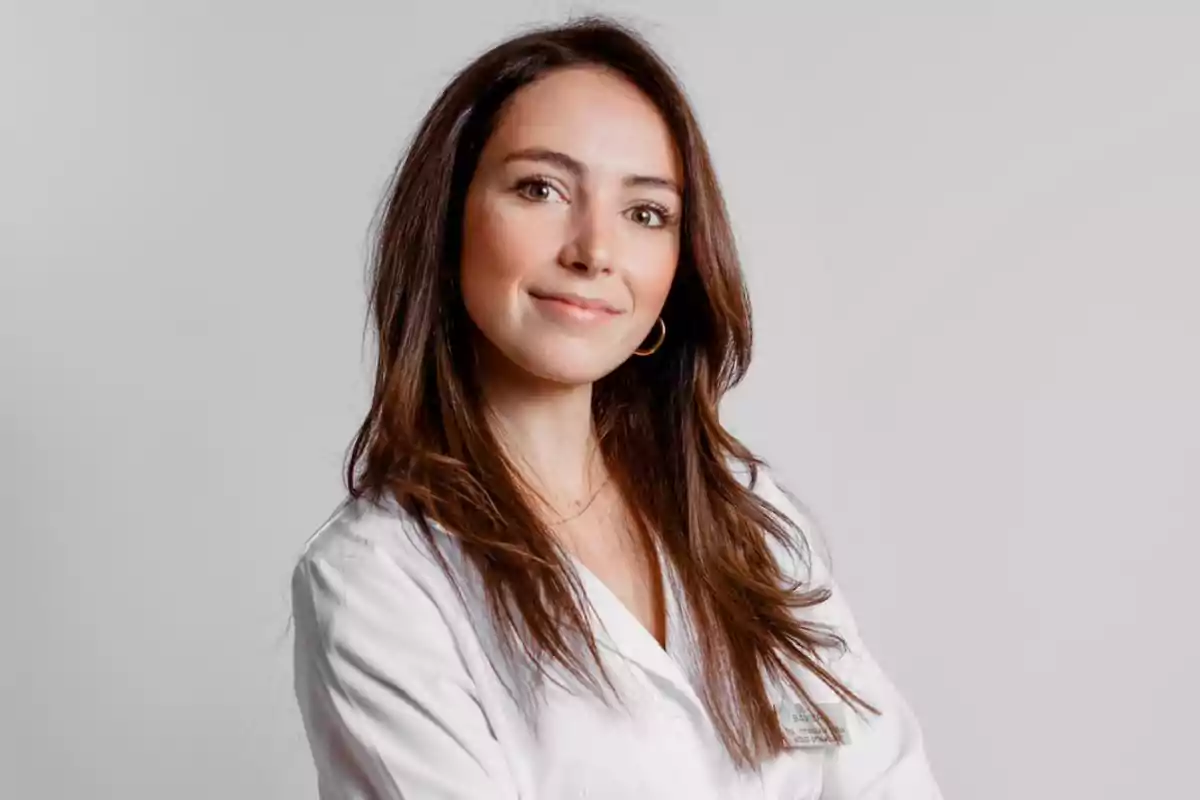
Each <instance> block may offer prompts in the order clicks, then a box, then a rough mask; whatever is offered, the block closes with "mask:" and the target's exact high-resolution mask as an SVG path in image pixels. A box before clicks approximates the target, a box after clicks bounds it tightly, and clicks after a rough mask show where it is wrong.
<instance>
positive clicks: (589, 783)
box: [292, 471, 941, 800]
mask: <svg viewBox="0 0 1200 800" xmlns="http://www.w3.org/2000/svg"><path fill="white" fill-rule="evenodd" d="M755 491H757V492H759V493H760V494H761V495H762V496H763V497H764V498H765V499H767V500H769V501H770V502H772V503H773V504H775V505H776V506H777V507H778V508H780V509H781V510H782V511H784V512H785V513H787V514H789V515H792V517H793V519H795V520H796V522H798V523H799V524H800V526H801V529H802V530H804V531H805V532H809V531H811V529H812V521H811V519H809V518H807V517H806V516H802V515H801V513H800V511H799V510H798V509H797V508H796V507H795V506H794V505H793V504H792V503H791V502H790V501H789V500H788V498H787V496H786V495H784V494H783V493H782V492H781V491H780V490H779V488H778V486H777V485H776V484H775V483H774V482H773V481H772V480H771V478H770V476H769V474H767V473H766V472H765V471H762V472H760V478H759V481H758V484H757V485H756V487H755ZM441 535H443V536H445V534H444V533H442V534H441ZM446 542H447V543H448V544H450V545H451V546H450V547H447V548H445V549H446V550H447V552H448V554H449V555H450V558H451V562H450V563H451V565H452V567H453V569H454V570H455V571H456V574H458V575H459V576H460V578H461V584H462V587H463V589H464V592H463V593H462V594H461V595H460V594H458V593H457V592H456V590H455V588H454V584H453V583H451V582H450V581H449V580H448V579H447V577H446V576H445V574H444V573H443V572H442V570H441V567H440V566H439V565H438V564H437V562H436V561H435V560H434V559H433V557H432V555H431V554H430V552H429V550H428V546H427V545H426V544H425V543H424V542H423V540H422V539H421V538H420V535H419V534H418V533H417V532H416V529H415V527H414V525H413V523H412V521H411V520H410V519H408V518H407V517H406V516H405V514H404V512H403V511H402V510H400V509H399V508H397V507H395V506H394V504H393V505H392V506H389V507H387V508H384V509H380V508H377V507H374V506H371V505H370V504H368V503H366V502H363V501H347V502H345V503H343V504H342V505H341V506H340V507H339V508H338V509H337V510H336V511H335V513H334V514H333V516H332V517H331V518H330V519H329V520H328V521H327V522H326V523H325V524H324V525H323V526H322V527H321V528H320V529H319V530H318V531H317V532H316V533H315V534H314V535H313V536H312V538H310V539H309V541H308V543H307V544H306V546H305V549H304V553H303V555H302V557H301V558H300V559H299V563H298V564H297V566H296V569H295V572H294V574H293V584H292V593H293V605H294V609H293V610H294V618H295V689H296V695H297V699H298V702H299V706H300V710H301V715H302V718H303V721H304V726H305V730H306V732H307V736H308V740H309V744H310V746H311V750H312V754H313V759H314V762H315V765H316V770H317V775H318V781H319V786H320V797H321V798H322V800H401V798H403V799H404V800H427V799H428V800H443V799H444V800H452V799H453V800H459V799H461V800H518V798H519V800H571V799H573V798H588V800H640V799H642V798H646V799H647V800H651V799H653V800H657V799H659V798H668V799H669V798H680V799H681V800H684V799H685V798H686V800H750V798H754V800H817V799H818V798H821V799H822V800H843V799H845V800H851V799H853V800H940V798H941V795H940V793H939V790H938V787H937V785H936V782H935V780H934V777H933V775H932V774H931V771H930V768H929V765H928V762H927V759H926V755H925V752H924V748H923V743H922V736H921V731H920V727H919V725H918V723H917V720H916V718H915V717H914V715H913V713H912V712H911V710H910V709H909V707H908V705H907V704H906V703H905V701H904V699H903V698H902V697H901V696H900V694H899V693H898V692H897V691H896V689H895V687H894V686H893V684H892V683H891V682H890V681H889V680H888V678H887V677H886V676H885V675H884V673H883V672H882V671H881V670H880V668H879V666H878V665H877V663H876V662H875V661H874V659H873V658H872V657H871V655H870V654H869V653H868V652H867V650H866V649H865V648H864V647H863V644H862V640H861V639H860V637H859V635H858V632H857V629H856V627H855V623H854V619H853V617H852V615H851V612H850V610H849V608H848V607H847V606H846V604H845V601H844V598H843V597H842V595H841V593H840V592H839V590H838V589H837V587H836V584H834V583H833V582H832V579H831V576H830V573H829V571H828V569H827V568H826V566H825V563H824V561H823V560H822V559H821V558H820V556H819V553H818V548H816V547H810V548H809V549H808V550H809V553H810V557H811V564H812V571H811V572H804V573H799V574H797V577H800V576H802V575H809V576H810V577H811V579H812V580H813V581H814V582H815V583H816V584H818V585H820V584H822V583H825V582H828V583H829V585H830V586H831V588H832V589H833V592H834V593H833V596H832V597H831V598H830V599H829V600H828V601H826V602H825V603H823V604H821V605H819V606H817V607H815V608H812V609H806V610H804V612H798V613H805V614H806V615H808V616H810V617H811V618H813V619H817V620H822V621H826V622H831V623H833V624H834V625H836V626H837V628H838V631H839V632H840V634H841V635H842V636H843V637H844V638H845V639H846V641H847V643H848V645H849V651H848V652H847V654H846V655H844V656H842V657H841V658H837V657H836V655H832V656H830V659H831V660H830V661H829V662H827V663H829V664H830V666H831V668H832V670H833V672H834V673H835V674H836V675H837V676H838V677H839V678H840V679H841V680H842V681H844V682H845V683H846V684H847V685H848V686H849V687H850V688H851V689H853V690H855V691H856V692H858V693H859V695H860V696H861V697H864V698H865V699H866V700H867V701H868V702H869V703H871V704H872V705H874V706H875V707H876V708H878V709H880V710H881V711H882V712H883V713H882V716H878V717H876V716H873V715H869V714H867V716H865V717H860V716H858V715H856V714H855V713H853V712H850V713H840V714H839V713H838V711H837V710H836V708H835V707H836V706H837V703H836V696H835V695H833V693H832V692H831V691H830V690H828V688H827V687H825V686H824V684H822V683H821V682H820V681H818V680H816V679H815V678H812V677H811V676H807V675H806V676H803V677H806V678H809V680H805V686H806V688H808V689H809V690H810V691H811V693H812V694H813V695H814V697H815V698H816V699H817V700H818V701H819V702H821V703H823V704H828V705H825V706H824V707H825V708H834V709H835V710H834V711H833V713H835V714H838V719H839V720H840V721H841V723H842V724H843V725H844V726H845V729H846V731H847V733H848V735H849V740H850V741H849V743H848V744H845V745H842V746H830V745H825V746H805V747H798V748H796V749H793V750H789V751H788V752H786V753H784V754H783V755H781V756H779V757H777V758H775V759H773V760H772V761H770V762H769V763H767V764H765V765H763V766H762V768H761V769H758V770H755V771H752V772H747V771H744V770H743V771H738V770H736V769H735V768H734V765H733V763H732V761H731V760H730V758H729V756H728V755H727V753H726V751H725V749H724V747H723V746H722V744H721V742H720V740H719V739H718V738H717V735H716V732H715V729H714V727H713V725H712V723H711V721H710V719H709V716H708V714H707V712H706V710H705V708H704V706H703V705H702V703H701V701H700V699H699V696H698V694H697V688H696V687H697V686H698V685H699V671H698V666H699V659H698V657H697V655H696V646H695V638H694V635H693V633H692V631H690V630H689V629H688V625H687V621H686V615H685V613H684V611H683V607H682V603H683V602H684V601H683V598H681V597H680V594H679V592H678V591H677V590H675V588H674V585H673V582H672V579H671V576H670V574H669V571H668V575H667V588H668V591H667V593H666V597H667V601H668V610H667V612H668V613H667V616H668V619H667V649H666V650H664V649H663V648H662V647H660V646H659V644H658V642H657V641H656V640H655V639H654V638H653V636H651V635H650V633H649V632H648V631H647V630H646V629H645V628H644V627H643V626H642V625H641V623H640V622H638V620H637V619H636V618H635V617H634V616H633V615H632V613H630V611H629V610H628V609H627V608H626V607H625V606H624V605H623V604H622V603H621V601H620V600H619V599H617V597H616V596H615V595H614V594H613V593H612V592H611V591H609V590H608V588H607V587H606V586H605V584H604V583H603V582H601V581H600V580H599V579H598V578H596V577H595V576H594V575H592V574H591V573H589V572H588V571H587V569H586V567H584V566H583V565H582V564H580V563H576V564H575V567H576V569H578V570H579V572H580V576H581V580H582V582H583V585H584V587H585V589H586V593H587V598H588V603H589V605H590V606H591V609H590V612H589V613H590V614H591V619H592V621H593V624H594V627H595V628H596V635H597V641H598V644H599V646H600V647H601V654H602V656H603V658H604V659H605V662H604V663H605V665H606V667H607V668H608V669H609V670H610V671H611V674H612V675H613V678H614V680H615V681H616V683H617V686H618V688H619V689H620V691H621V693H622V697H623V702H615V703H613V702H610V703H609V704H608V705H606V704H605V703H604V702H602V701H601V700H600V699H598V698H596V697H594V696H593V695H591V694H589V693H588V692H587V691H586V690H583V689H580V688H576V685H575V684H572V683H570V682H569V681H567V680H566V679H565V677H564V676H563V673H562V672H561V671H556V674H557V675H558V676H559V677H564V679H563V680H561V681H557V682H550V683H546V684H544V685H543V686H542V687H541V689H540V692H539V690H537V689H536V688H535V687H534V685H533V680H532V675H533V674H534V673H533V672H532V671H531V670H530V668H529V665H528V663H527V662H525V661H523V659H522V658H521V657H520V656H519V655H516V654H513V655H506V652H508V651H506V650H504V649H503V648H502V647H501V644H500V641H499V639H498V637H497V636H496V631H495V628H494V626H493V625H492V624H491V623H490V618H489V617H488V614H487V611H486V607H485V605H484V598H483V595H482V593H481V591H480V586H479V583H478V581H477V580H472V579H470V577H469V576H470V575H471V574H472V573H471V571H470V570H469V569H468V568H467V565H466V562H465V560H464V559H462V558H461V557H460V556H459V554H458V551H457V550H456V549H455V548H454V547H453V545H452V540H451V539H450V538H449V537H448V536H447V537H446ZM779 552H780V556H781V557H782V554H783V551H782V550H780V551H779ZM787 568H788V569H789V570H796V569H803V568H804V567H803V565H800V564H790V565H787ZM519 652H520V651H519V650H518V651H516V653H517V654H519ZM802 679H803V678H802ZM560 684H561V685H560ZM773 695H774V697H775V699H776V701H777V702H778V703H780V704H782V705H780V708H781V711H785V712H786V711H789V710H790V711H793V712H794V711H795V710H796V709H798V708H800V706H798V705H796V704H793V703H791V700H790V699H789V698H790V697H791V695H788V694H785V693H783V692H782V691H781V690H779V689H778V688H777V687H773ZM539 697H540V698H541V699H540V701H539V699H538V698H539ZM842 710H843V711H844V710H845V709H844V707H842ZM864 713H865V712H864ZM785 717H788V718H793V717H792V716H791V715H785ZM796 730H798V731H799V732H800V733H801V734H802V733H803V731H804V723H803V722H801V723H800V728H799V729H796Z"/></svg>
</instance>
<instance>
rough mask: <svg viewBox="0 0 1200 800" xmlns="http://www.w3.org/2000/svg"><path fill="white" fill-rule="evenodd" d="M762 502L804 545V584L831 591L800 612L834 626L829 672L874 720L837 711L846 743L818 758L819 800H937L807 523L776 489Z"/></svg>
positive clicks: (911, 727) (913, 722) (905, 720)
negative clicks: (841, 643)
mask: <svg viewBox="0 0 1200 800" xmlns="http://www.w3.org/2000/svg"><path fill="white" fill-rule="evenodd" d="M766 480H767V481H768V482H770V481H771V479H770V478H769V477H767V478H766ZM767 495H768V499H770V500H771V502H772V503H774V504H775V505H776V506H777V507H779V508H780V510H781V511H783V512H784V513H786V514H788V515H789V516H790V517H791V518H792V519H793V520H794V521H795V522H796V523H797V524H798V525H799V526H800V528H801V530H802V531H803V532H804V534H805V535H806V537H807V540H808V544H809V546H808V547H807V548H806V551H805V552H806V553H807V555H808V556H809V559H810V564H811V567H810V572H809V576H810V580H811V584H812V585H813V586H826V587H828V588H829V589H830V592H831V595H830V597H829V599H828V600H826V601H825V602H824V603H822V604H820V605H819V606H816V607H814V608H812V609H806V611H807V612H812V613H808V614H806V616H807V617H809V618H813V619H817V620H819V621H822V622H825V623H828V624H830V625H832V626H834V628H835V629H836V630H837V632H838V634H839V635H840V636H841V637H842V638H843V639H844V640H845V642H846V652H845V654H844V655H841V656H840V657H836V656H835V657H834V658H833V659H832V660H831V664H830V666H831V671H832V672H833V673H834V674H835V675H836V676H837V677H838V678H839V679H840V680H842V681H843V682H844V683H845V684H846V685H848V686H849V687H850V689H852V690H853V691H854V692H855V693H856V694H858V696H859V697H862V698H863V699H864V700H866V701H867V702H868V703H870V704H871V705H873V706H874V707H875V708H876V709H878V710H879V711H880V712H881V713H880V715H878V716H876V715H874V714H871V712H870V711H863V712H862V714H863V715H864V716H859V715H858V714H857V713H855V711H854V710H852V709H849V708H846V709H845V710H844V711H845V713H843V714H842V715H841V718H842V721H843V722H844V724H845V725H846V728H847V730H848V734H849V742H848V743H846V744H843V745H841V746H836V747H829V748H827V749H826V750H825V753H824V756H823V759H822V787H823V788H822V792H821V800H942V795H941V791H940V789H939V787H938V784H937V781H936V779H935V778H934V775H933V772H932V769H931V768H930V764H929V760H928V757H927V754H926V751H925V745H924V738H923V734H922V730H921V726H920V723H919V722H918V720H917V717H916V715H915V714H914V712H913V710H912V708H911V707H910V706H909V704H908V703H907V702H906V700H905V699H904V697H903V696H902V695H901V694H900V692H899V690H898V689H897V687H896V686H895V684H894V683H893V682H892V681H891V680H890V679H889V677H888V676H887V675H886V674H885V673H884V671H883V669H882V668H881V667H880V665H879V663H878V662H877V661H876V660H875V658H874V657H873V656H872V655H871V652H870V651H869V650H868V649H867V647H866V645H865V643H864V642H863V640H862V636H861V635H860V633H859V630H858V624H857V622H856V620H855V618H854V614H853V612H852V611H851V609H850V606H849V604H848V603H847V601H846V597H845V595H844V593H843V592H842V590H841V588H840V587H839V586H838V583H837V581H836V580H835V579H834V577H833V575H832V573H831V571H830V570H829V567H828V565H827V563H826V561H825V559H824V558H823V557H822V555H821V553H820V548H819V547H818V546H817V542H816V541H814V537H813V536H811V535H810V534H815V533H816V527H815V523H814V521H813V520H812V519H811V517H810V516H808V515H805V514H803V513H801V512H800V511H799V510H798V509H797V508H796V506H795V504H793V503H792V502H791V500H790V499H789V498H788V497H787V496H786V495H785V494H783V492H782V491H780V490H779V489H778V487H777V486H775V485H770V486H769V488H768V491H767Z"/></svg>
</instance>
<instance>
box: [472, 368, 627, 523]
mask: <svg viewBox="0 0 1200 800" xmlns="http://www.w3.org/2000/svg"><path fill="white" fill-rule="evenodd" d="M513 371H515V369H514V370H503V371H501V370H490V371H488V373H487V374H485V375H481V376H480V377H481V380H480V383H481V386H482V390H483V395H484V402H485V406H486V407H487V409H488V416H489V422H490V424H491V425H492V429H493V431H494V432H495V434H496V437H497V439H499V440H500V443H501V445H502V446H503V447H504V449H505V452H506V453H507V455H508V456H509V458H510V459H511V460H512V461H513V464H514V465H515V466H516V468H517V469H518V470H519V471H520V473H521V476H522V477H523V478H524V479H525V480H526V481H527V482H528V483H529V485H530V486H531V487H533V489H534V490H535V491H536V492H537V493H538V494H539V495H541V497H542V500H543V502H544V503H545V504H547V506H548V509H547V513H549V514H550V515H552V516H553V515H554V514H565V513H567V512H570V511H572V510H575V509H577V508H578V507H579V505H580V504H582V503H586V502H587V501H588V499H589V498H591V497H592V495H593V494H594V493H595V492H596V490H597V489H598V488H599V487H600V486H601V485H602V483H603V482H604V481H605V479H606V476H607V471H606V469H605V467H604V459H603V458H602V457H601V453H600V449H599V442H598V439H597V437H596V430H595V424H594V421H593V417H592V385H591V384H579V385H570V386H569V385H564V384H557V383H552V382H549V381H543V380H539V379H537V378H534V377H533V376H529V375H528V374H524V375H512V374H511V373H512V372H513Z"/></svg>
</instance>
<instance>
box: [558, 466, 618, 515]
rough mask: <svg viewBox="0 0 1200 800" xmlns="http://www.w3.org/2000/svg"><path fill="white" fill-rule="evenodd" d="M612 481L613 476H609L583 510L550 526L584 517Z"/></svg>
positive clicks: (593, 493)
mask: <svg viewBox="0 0 1200 800" xmlns="http://www.w3.org/2000/svg"><path fill="white" fill-rule="evenodd" d="M610 481H612V476H611V475H609V476H608V477H607V478H605V479H604V481H603V482H602V483H601V484H600V485H599V486H598V487H596V491H594V492H592V496H591V498H590V499H589V500H588V501H587V503H586V504H584V506H583V508H581V509H579V510H578V511H576V512H575V513H574V514H572V515H571V516H569V517H563V518H561V519H558V520H555V521H554V522H551V523H550V524H551V525H562V524H563V523H564V522H570V521H571V520H573V519H579V518H580V517H582V516H583V515H584V514H585V513H586V512H587V510H588V509H589V508H591V507H592V504H593V503H595V502H596V498H597V497H599V496H600V492H602V491H604V487H605V486H608V484H609V482H610Z"/></svg>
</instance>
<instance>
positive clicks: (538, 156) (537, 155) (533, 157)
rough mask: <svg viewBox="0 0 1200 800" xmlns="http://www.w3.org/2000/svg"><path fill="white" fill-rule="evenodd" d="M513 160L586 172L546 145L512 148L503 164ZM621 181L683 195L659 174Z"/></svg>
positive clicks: (676, 185)
mask: <svg viewBox="0 0 1200 800" xmlns="http://www.w3.org/2000/svg"><path fill="white" fill-rule="evenodd" d="M514 161H538V162H541V163H544V164H553V165H554V166H556V167H560V168H562V169H564V170H566V171H567V172H569V173H571V174H572V175H574V176H575V177H576V178H582V177H583V176H584V175H586V174H587V167H586V166H584V164H583V163H582V162H581V161H579V160H578V159H576V158H572V157H571V156H569V155H567V154H566V153H562V152H559V151H558V150H551V149H549V148H546V147H526V148H522V149H520V150H514V151H513V152H511V153H509V154H508V155H506V156H505V157H504V163H505V164H510V163H512V162H514ZM622 183H624V184H625V185H626V186H653V187H657V188H662V189H670V190H671V191H673V192H675V194H677V195H680V196H682V195H683V192H682V191H681V190H680V188H679V184H677V183H676V182H675V181H673V180H671V179H670V178H664V177H662V176H659V175H626V176H625V180H624V181H622Z"/></svg>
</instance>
